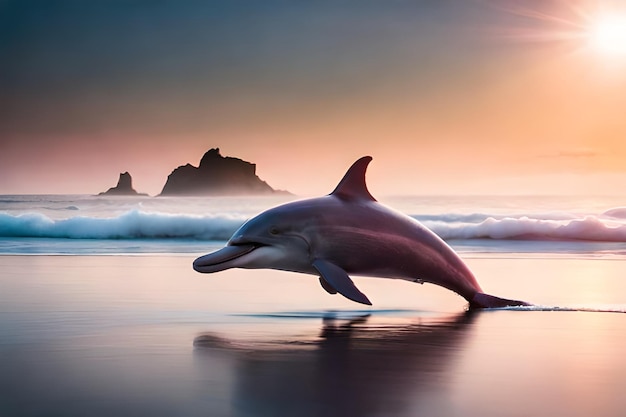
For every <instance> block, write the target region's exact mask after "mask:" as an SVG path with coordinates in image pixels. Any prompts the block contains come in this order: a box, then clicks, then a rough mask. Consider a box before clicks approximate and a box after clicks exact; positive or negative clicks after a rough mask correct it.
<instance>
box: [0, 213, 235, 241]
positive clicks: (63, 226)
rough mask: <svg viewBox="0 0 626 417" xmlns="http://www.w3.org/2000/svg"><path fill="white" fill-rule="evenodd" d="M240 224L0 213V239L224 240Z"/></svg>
mask: <svg viewBox="0 0 626 417" xmlns="http://www.w3.org/2000/svg"><path fill="white" fill-rule="evenodd" d="M244 221H245V219H244V218H238V217H234V216H228V215H222V216H194V215H182V214H164V213H146V212H142V211H138V210H132V211H129V212H126V213H124V214H122V215H120V216H117V217H110V218H97V217H85V216H76V217H71V218H68V219H62V220H53V219H51V218H49V217H47V216H45V215H43V214H39V213H29V214H21V215H17V216H12V215H9V214H3V213H0V237H46V238H67V239H146V238H154V239H163V238H187V239H190V238H192V239H202V240H228V238H229V237H230V236H231V235H232V234H233V232H234V231H235V230H237V228H238V227H239V226H241V224H242V223H243V222H244Z"/></svg>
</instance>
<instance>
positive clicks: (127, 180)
mask: <svg viewBox="0 0 626 417" xmlns="http://www.w3.org/2000/svg"><path fill="white" fill-rule="evenodd" d="M98 195H137V196H142V195H148V194H143V193H138V192H137V191H135V189H134V188H133V178H132V177H131V176H130V174H129V173H128V172H123V173H121V174H120V178H119V180H118V181H117V185H116V186H115V187H111V188H109V189H108V190H107V191H103V192H101V193H100V194H98Z"/></svg>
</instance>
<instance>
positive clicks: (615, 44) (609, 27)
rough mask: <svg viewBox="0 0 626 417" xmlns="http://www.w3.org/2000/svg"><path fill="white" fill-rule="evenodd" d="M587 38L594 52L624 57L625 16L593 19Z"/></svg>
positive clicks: (625, 52) (625, 53)
mask: <svg viewBox="0 0 626 417" xmlns="http://www.w3.org/2000/svg"><path fill="white" fill-rule="evenodd" d="M588 37H589V42H590V45H591V46H592V47H593V48H594V49H595V50H598V51H600V52H602V53H604V54H607V55H614V56H623V57H626V14H624V15H606V16H599V17H597V18H595V19H593V20H592V21H591V22H590V27H589V32H588Z"/></svg>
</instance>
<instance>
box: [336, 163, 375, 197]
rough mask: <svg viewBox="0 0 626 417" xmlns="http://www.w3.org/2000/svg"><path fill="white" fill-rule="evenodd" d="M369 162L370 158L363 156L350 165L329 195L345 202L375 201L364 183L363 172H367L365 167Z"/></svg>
mask: <svg viewBox="0 0 626 417" xmlns="http://www.w3.org/2000/svg"><path fill="white" fill-rule="evenodd" d="M371 161H372V157H371V156H364V157H362V158H360V159H359V160H357V161H356V162H355V163H354V164H352V166H351V167H350V168H349V169H348V171H347V172H346V174H345V175H344V176H343V178H342V179H341V181H339V184H338V185H337V187H336V188H335V190H334V191H333V192H332V193H330V195H334V196H336V197H339V198H343V199H346V200H370V201H376V199H375V198H374V197H372V195H371V194H370V192H369V191H368V190H367V184H366V183H365V171H367V166H368V165H369V163H370V162H371Z"/></svg>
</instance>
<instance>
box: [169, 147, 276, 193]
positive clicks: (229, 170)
mask: <svg viewBox="0 0 626 417" xmlns="http://www.w3.org/2000/svg"><path fill="white" fill-rule="evenodd" d="M274 193H285V191H277V190H274V189H273V188H272V187H270V186H269V185H268V184H267V183H266V182H265V181H262V180H261V179H260V178H259V177H258V176H257V175H256V165H255V164H252V163H250V162H246V161H243V160H241V159H239V158H232V157H223V156H222V155H220V150H219V148H214V149H210V150H209V151H208V152H207V153H205V154H204V156H203V157H202V159H201V160H200V165H199V166H198V167H195V166H193V165H191V164H187V165H183V166H179V167H178V168H176V169H175V170H174V171H172V173H171V174H170V175H169V176H168V177H167V182H166V183H165V185H164V186H163V190H162V191H161V194H160V195H161V196H181V195H188V196H191V195H258V194H274Z"/></svg>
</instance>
